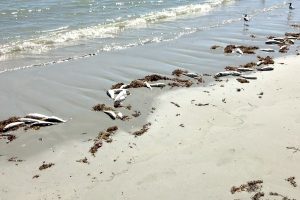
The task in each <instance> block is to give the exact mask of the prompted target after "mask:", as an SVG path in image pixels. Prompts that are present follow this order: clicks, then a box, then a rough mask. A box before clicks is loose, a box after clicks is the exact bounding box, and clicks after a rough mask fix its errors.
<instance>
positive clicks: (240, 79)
mask: <svg viewBox="0 0 300 200" xmlns="http://www.w3.org/2000/svg"><path fill="white" fill-rule="evenodd" d="M236 80H237V81H238V82H240V83H249V81H248V80H247V79H244V78H237V79H236Z"/></svg>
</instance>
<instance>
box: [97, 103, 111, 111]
mask: <svg viewBox="0 0 300 200" xmlns="http://www.w3.org/2000/svg"><path fill="white" fill-rule="evenodd" d="M93 110H94V111H104V110H111V111H114V110H115V109H114V108H112V107H110V106H106V105H105V104H97V105H95V106H93Z"/></svg>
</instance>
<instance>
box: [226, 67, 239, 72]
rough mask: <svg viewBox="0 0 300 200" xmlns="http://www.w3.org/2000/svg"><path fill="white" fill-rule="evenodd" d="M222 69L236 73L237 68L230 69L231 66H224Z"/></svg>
mask: <svg viewBox="0 0 300 200" xmlns="http://www.w3.org/2000/svg"><path fill="white" fill-rule="evenodd" d="M224 69H225V70H226V71H237V67H232V66H226V67H225V68H224Z"/></svg>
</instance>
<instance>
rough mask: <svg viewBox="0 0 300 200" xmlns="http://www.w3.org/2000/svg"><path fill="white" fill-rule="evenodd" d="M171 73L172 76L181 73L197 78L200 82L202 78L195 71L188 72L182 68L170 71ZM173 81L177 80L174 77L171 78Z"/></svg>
mask: <svg viewBox="0 0 300 200" xmlns="http://www.w3.org/2000/svg"><path fill="white" fill-rule="evenodd" d="M172 75H173V76H178V77H179V76H181V75H184V76H187V77H189V78H193V79H196V80H198V81H199V82H202V78H201V75H199V74H197V73H194V72H188V71H187V70H183V69H175V70H174V71H173V72H172ZM172 80H173V81H177V80H176V79H172Z"/></svg>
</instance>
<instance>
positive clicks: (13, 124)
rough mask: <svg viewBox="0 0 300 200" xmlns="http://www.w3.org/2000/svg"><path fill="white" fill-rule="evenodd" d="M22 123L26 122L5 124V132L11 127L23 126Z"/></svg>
mask: <svg viewBox="0 0 300 200" xmlns="http://www.w3.org/2000/svg"><path fill="white" fill-rule="evenodd" d="M22 125H25V122H12V123H10V124H7V125H6V126H4V127H3V129H2V130H3V132H6V131H8V130H10V129H17V128H19V127H21V126H22Z"/></svg>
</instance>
